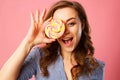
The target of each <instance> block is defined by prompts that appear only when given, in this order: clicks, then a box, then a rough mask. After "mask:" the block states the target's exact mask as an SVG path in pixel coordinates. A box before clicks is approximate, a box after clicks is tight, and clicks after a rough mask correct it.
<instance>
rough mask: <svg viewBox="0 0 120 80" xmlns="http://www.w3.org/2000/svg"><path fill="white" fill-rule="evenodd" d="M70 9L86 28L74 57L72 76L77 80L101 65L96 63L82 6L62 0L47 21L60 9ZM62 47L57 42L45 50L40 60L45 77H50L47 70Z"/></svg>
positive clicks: (55, 5)
mask: <svg viewBox="0 0 120 80" xmlns="http://www.w3.org/2000/svg"><path fill="white" fill-rule="evenodd" d="M65 7H70V8H73V9H74V10H75V11H76V12H77V13H78V16H79V19H80V21H81V23H82V26H83V27H84V28H83V30H82V36H81V39H80V41H79V43H78V45H77V47H76V48H75V49H74V51H73V52H74V53H75V54H73V57H74V59H75V61H76V63H77V65H75V66H73V67H72V69H71V74H72V78H73V80H77V78H78V76H80V75H82V74H84V73H85V74H89V73H91V72H92V71H93V70H94V69H95V68H96V67H98V66H99V64H98V63H97V62H96V60H95V58H94V57H93V54H94V47H93V43H92V41H91V37H90V26H89V23H88V19H87V16H86V13H85V10H84V8H83V7H82V5H81V4H80V3H78V2H75V1H66V0H61V1H59V2H56V3H55V4H54V5H53V6H52V7H51V8H50V9H49V11H48V13H47V15H46V18H45V20H47V19H49V18H50V17H53V15H54V12H55V11H56V10H58V9H61V8H65ZM59 48H60V45H59V43H58V42H57V41H55V42H52V43H50V44H48V46H47V47H45V48H44V51H45V54H44V55H43V57H42V58H41V59H40V67H41V71H42V73H43V75H44V76H46V77H47V76H49V72H48V70H47V68H48V66H49V65H50V64H52V63H54V62H55V61H56V60H57V58H58V49H59Z"/></svg>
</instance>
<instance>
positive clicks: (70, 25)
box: [68, 22, 76, 27]
mask: <svg viewBox="0 0 120 80" xmlns="http://www.w3.org/2000/svg"><path fill="white" fill-rule="evenodd" d="M75 24H76V23H75V22H71V23H68V26H69V27H72V26H74V25H75Z"/></svg>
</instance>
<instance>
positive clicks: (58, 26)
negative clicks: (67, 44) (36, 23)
mask: <svg viewBox="0 0 120 80" xmlns="http://www.w3.org/2000/svg"><path fill="white" fill-rule="evenodd" d="M64 31H65V25H64V23H63V21H62V20H61V19H58V18H54V19H52V20H51V21H48V22H47V23H46V26H45V34H46V35H47V37H49V38H54V39H57V38H59V37H61V36H62V35H63V33H64Z"/></svg>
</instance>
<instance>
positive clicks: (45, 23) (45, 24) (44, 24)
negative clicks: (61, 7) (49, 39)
mask: <svg viewBox="0 0 120 80" xmlns="http://www.w3.org/2000/svg"><path fill="white" fill-rule="evenodd" d="M51 20H52V17H50V18H49V19H48V20H46V21H45V22H44V23H43V26H44V27H43V28H42V30H44V29H45V26H47V25H48V22H50V21H51Z"/></svg>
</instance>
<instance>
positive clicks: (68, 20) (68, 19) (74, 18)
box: [66, 17, 76, 22]
mask: <svg viewBox="0 0 120 80" xmlns="http://www.w3.org/2000/svg"><path fill="white" fill-rule="evenodd" d="M72 19H76V18H75V17H71V18H69V19H68V20H67V21H66V22H68V21H70V20H72Z"/></svg>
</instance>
